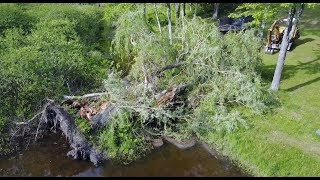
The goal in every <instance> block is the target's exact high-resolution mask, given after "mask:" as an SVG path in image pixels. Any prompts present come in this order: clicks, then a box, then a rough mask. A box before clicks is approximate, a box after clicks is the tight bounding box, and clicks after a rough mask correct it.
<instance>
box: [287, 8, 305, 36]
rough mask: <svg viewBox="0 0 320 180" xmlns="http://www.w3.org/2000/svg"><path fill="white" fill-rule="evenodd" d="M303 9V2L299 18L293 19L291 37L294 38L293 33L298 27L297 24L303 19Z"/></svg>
mask: <svg viewBox="0 0 320 180" xmlns="http://www.w3.org/2000/svg"><path fill="white" fill-rule="evenodd" d="M303 10H304V4H303V3H302V4H301V6H300V8H299V10H298V15H297V18H296V19H295V20H294V21H293V23H292V24H293V25H292V29H291V31H290V34H289V38H290V39H291V38H293V35H294V32H295V30H296V28H297V25H298V23H299V21H300V19H301V16H302V13H303Z"/></svg>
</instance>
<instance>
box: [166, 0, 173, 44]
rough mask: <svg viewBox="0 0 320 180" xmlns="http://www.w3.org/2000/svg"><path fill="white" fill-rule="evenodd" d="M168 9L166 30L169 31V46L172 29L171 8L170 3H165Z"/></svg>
mask: <svg viewBox="0 0 320 180" xmlns="http://www.w3.org/2000/svg"><path fill="white" fill-rule="evenodd" d="M167 7H168V10H167V12H168V29H169V40H170V45H171V44H172V27H171V6H170V3H167Z"/></svg>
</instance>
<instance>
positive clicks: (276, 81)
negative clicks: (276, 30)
mask: <svg viewBox="0 0 320 180" xmlns="http://www.w3.org/2000/svg"><path fill="white" fill-rule="evenodd" d="M295 11H296V9H295V8H294V7H292V8H291V9H290V12H289V17H288V21H287V22H288V26H287V28H286V29H285V31H284V35H283V38H282V42H281V47H280V52H279V57H278V62H277V66H276V70H275V71H274V75H273V79H272V83H271V87H270V89H271V90H273V91H277V90H278V89H279V87H280V79H281V73H282V69H283V65H284V61H285V59H286V55H287V48H288V45H289V40H290V39H289V33H290V31H291V29H292V20H293V16H294V14H295Z"/></svg>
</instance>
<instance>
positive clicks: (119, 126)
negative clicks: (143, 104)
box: [99, 111, 147, 163]
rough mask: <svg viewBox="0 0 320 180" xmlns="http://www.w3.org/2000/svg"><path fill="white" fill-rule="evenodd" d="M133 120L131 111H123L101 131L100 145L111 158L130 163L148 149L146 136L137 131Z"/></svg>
mask: <svg viewBox="0 0 320 180" xmlns="http://www.w3.org/2000/svg"><path fill="white" fill-rule="evenodd" d="M131 120H132V115H131V113H130V112H128V111H121V112H120V113H119V114H118V115H117V116H115V117H114V118H113V119H112V120H111V122H109V124H108V125H107V126H106V127H105V128H104V129H103V130H102V132H101V133H100V135H99V147H100V148H101V149H102V150H104V151H105V152H106V153H107V155H108V156H109V157H110V158H111V159H114V160H116V161H119V162H123V163H129V162H130V161H133V160H136V159H137V158H139V157H140V156H141V155H142V154H143V152H144V151H146V148H147V147H146V146H145V145H146V144H145V141H144V138H143V137H142V136H141V135H139V134H138V133H137V132H135V127H134V126H133V124H132V123H131V122H130V121H131Z"/></svg>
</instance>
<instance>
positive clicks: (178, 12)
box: [176, 3, 180, 22]
mask: <svg viewBox="0 0 320 180" xmlns="http://www.w3.org/2000/svg"><path fill="white" fill-rule="evenodd" d="M176 17H177V22H178V18H179V17H180V3H176Z"/></svg>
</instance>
